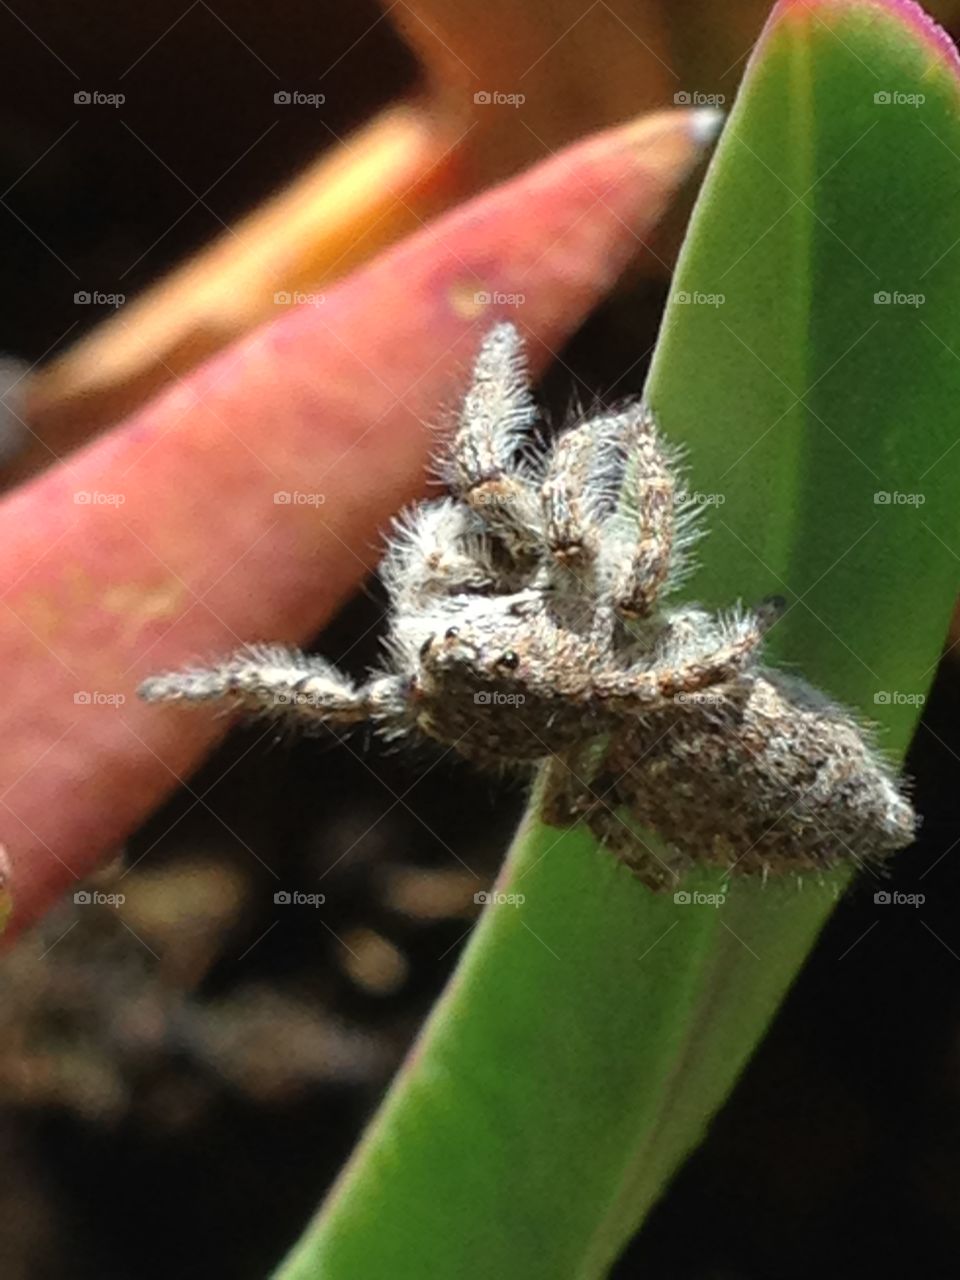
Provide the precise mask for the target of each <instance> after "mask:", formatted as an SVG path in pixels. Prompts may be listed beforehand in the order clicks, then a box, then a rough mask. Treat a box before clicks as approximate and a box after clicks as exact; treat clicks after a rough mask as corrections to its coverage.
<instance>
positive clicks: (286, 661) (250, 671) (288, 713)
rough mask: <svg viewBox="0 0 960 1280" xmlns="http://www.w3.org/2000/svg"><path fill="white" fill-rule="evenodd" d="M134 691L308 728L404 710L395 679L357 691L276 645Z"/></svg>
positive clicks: (391, 716)
mask: <svg viewBox="0 0 960 1280" xmlns="http://www.w3.org/2000/svg"><path fill="white" fill-rule="evenodd" d="M138 692H139V694H140V697H141V698H144V699H145V700H146V701H147V702H184V703H197V702H211V703H221V704H222V705H223V706H224V707H225V708H226V709H228V710H230V709H235V708H236V709H242V710H244V711H248V712H252V713H255V714H260V715H271V716H278V717H290V718H292V719H294V720H296V721H297V722H298V723H300V724H301V725H303V726H304V727H308V728H309V727H311V726H313V727H317V728H319V727H320V726H327V727H328V728H343V727H346V726H349V725H353V724H359V723H361V722H363V721H365V720H370V719H375V720H384V721H397V720H398V719H400V718H401V717H402V716H403V712H404V708H405V705H406V699H405V694H404V684H403V681H402V680H401V679H400V678H399V677H393V676H382V677H379V678H376V679H374V680H371V681H370V682H369V683H368V684H365V685H362V686H360V687H359V688H357V687H356V686H355V685H354V684H353V683H352V682H351V681H350V680H348V679H347V678H346V677H345V676H343V675H341V674H340V672H339V671H337V670H336V668H335V667H333V666H331V665H330V663H329V662H326V661H324V659H323V658H318V657H314V656H311V655H308V654H303V653H298V652H297V651H296V650H293V649H284V648H282V647H281V646H279V645H250V646H247V647H245V648H243V649H239V650H238V651H237V652H236V653H233V654H231V655H230V656H229V657H227V658H224V659H223V660H222V661H220V662H217V663H214V664H212V665H211V666H209V667H201V666H195V667H187V668H184V669H183V670H181V671H169V672H164V673H163V674H161V675H156V676H151V677H150V678H149V679H148V680H145V681H144V682H143V684H141V686H140V688H139V690H138Z"/></svg>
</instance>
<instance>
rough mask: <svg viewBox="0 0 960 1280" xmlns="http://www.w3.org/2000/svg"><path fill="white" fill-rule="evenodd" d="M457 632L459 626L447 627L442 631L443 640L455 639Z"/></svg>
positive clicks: (458, 632) (458, 631)
mask: <svg viewBox="0 0 960 1280" xmlns="http://www.w3.org/2000/svg"><path fill="white" fill-rule="evenodd" d="M459 634H460V628H459V627H447V629H446V631H445V632H444V633H443V638H444V640H456V638H457V636H458V635H459Z"/></svg>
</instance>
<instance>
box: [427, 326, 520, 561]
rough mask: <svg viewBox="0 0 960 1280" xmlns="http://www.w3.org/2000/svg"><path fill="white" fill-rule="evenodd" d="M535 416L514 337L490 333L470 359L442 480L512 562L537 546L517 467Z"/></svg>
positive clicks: (500, 330) (506, 329)
mask: <svg viewBox="0 0 960 1280" xmlns="http://www.w3.org/2000/svg"><path fill="white" fill-rule="evenodd" d="M536 416H537V412H536V407H535V405H534V401H533V395H532V392H531V389H530V379H529V376H528V374H527V368H526V362H525V359H524V354H523V341H522V339H521V337H520V334H519V332H518V330H517V329H516V327H515V326H514V325H512V324H509V323H504V324H498V325H495V326H494V328H493V329H491V330H490V332H489V333H488V334H487V336H486V337H485V338H484V340H483V343H482V344H481V347H480V351H479V354H478V355H477V359H476V362H475V364H474V368H473V380H472V382H471V384H470V388H469V390H468V391H467V394H466V396H465V397H464V401H463V406H462V408H461V410H460V416H459V419H458V422H457V427H456V430H455V432H454V435H453V441H452V444H451V446H450V450H449V453H448V456H447V458H446V461H445V463H444V466H443V478H444V479H445V480H446V481H447V483H448V484H449V485H450V487H451V489H452V490H453V492H454V494H455V495H456V496H457V497H459V498H460V499H461V500H462V501H463V502H464V503H465V504H466V505H467V506H468V507H469V508H470V509H471V510H472V511H474V512H476V513H477V515H478V516H479V517H480V518H481V519H482V521H483V522H484V524H485V525H486V526H487V528H488V529H489V531H490V532H491V533H492V534H494V535H495V536H496V537H497V538H498V539H501V540H502V542H503V544H504V545H505V547H506V549H507V551H508V552H509V554H510V555H511V556H512V557H513V558H514V559H516V560H522V559H524V558H525V557H529V556H530V555H533V554H535V553H536V550H537V548H538V546H539V542H540V510H539V503H538V501H537V486H536V484H535V482H534V480H533V478H532V477H531V476H530V475H529V474H527V473H526V471H525V470H524V469H523V466H522V464H521V465H520V466H519V467H518V465H517V463H516V455H517V453H518V450H520V449H521V447H522V446H523V444H524V443H525V441H526V437H527V432H528V431H529V429H530V427H532V426H533V424H534V422H535V420H536Z"/></svg>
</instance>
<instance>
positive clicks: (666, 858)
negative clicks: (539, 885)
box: [540, 753, 689, 893]
mask: <svg viewBox="0 0 960 1280" xmlns="http://www.w3.org/2000/svg"><path fill="white" fill-rule="evenodd" d="M593 763H594V765H595V766H596V763H597V762H596V759H595V760H594V762H593ZM601 763H602V762H601ZM583 768H584V762H583V760H582V759H581V758H580V755H579V753H572V754H571V755H570V756H553V757H551V759H550V760H549V761H548V762H547V765H546V768H545V770H544V774H545V776H544V780H543V784H542V791H541V798H540V816H541V817H542V818H543V820H544V822H546V823H548V825H550V826H552V827H571V826H576V825H577V824H579V823H585V824H586V826H587V828H588V829H589V830H590V832H591V833H592V834H593V835H594V836H595V837H596V839H597V840H598V841H599V843H600V844H602V845H603V847H604V848H605V849H607V850H608V851H609V852H610V853H612V854H613V855H614V856H615V857H617V858H618V859H619V860H620V861H621V862H623V863H624V864H625V865H626V866H628V867H629V868H630V870H631V871H632V872H633V874H634V875H635V876H636V877H637V879H639V880H640V881H641V882H642V883H643V884H645V885H646V886H647V888H649V889H652V890H653V891H654V892H658V893H659V892H662V891H663V890H664V889H669V888H673V887H674V886H675V884H676V883H677V881H678V880H679V878H680V876H681V874H682V873H683V871H685V870H686V869H687V866H688V865H689V859H687V858H686V857H685V856H684V855H683V854H681V853H679V852H677V851H675V850H669V851H668V850H663V849H661V851H660V853H658V852H657V851H656V850H654V849H651V848H649V847H648V846H647V845H646V844H645V843H644V841H643V839H642V837H641V836H640V834H639V833H638V832H637V831H636V830H635V829H634V827H633V826H632V825H629V824H628V823H627V822H626V821H624V819H623V818H621V817H620V815H619V814H618V813H617V812H616V810H617V808H618V807H619V806H620V799H619V796H618V794H617V784H616V779H615V777H614V775H613V774H611V773H608V772H606V771H604V770H603V769H602V768H601V769H600V771H599V772H597V773H596V774H595V776H594V777H593V780H592V781H587V779H586V778H585V777H584V776H583V774H582V770H583ZM661 855H662V856H661Z"/></svg>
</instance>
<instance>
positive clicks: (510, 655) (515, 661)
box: [497, 649, 520, 671]
mask: <svg viewBox="0 0 960 1280" xmlns="http://www.w3.org/2000/svg"><path fill="white" fill-rule="evenodd" d="M519 665H520V655H519V654H518V653H514V651H513V650H512V649H508V650H507V651H506V653H501V655H500V657H499V658H498V659H497V666H498V667H504V668H505V669H506V670H507V671H514V670H516V668H517V667H519Z"/></svg>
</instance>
